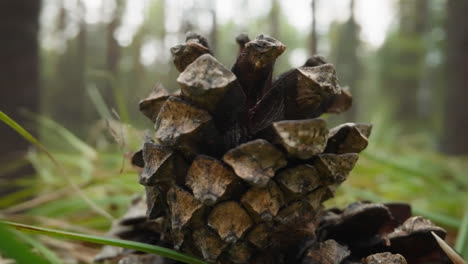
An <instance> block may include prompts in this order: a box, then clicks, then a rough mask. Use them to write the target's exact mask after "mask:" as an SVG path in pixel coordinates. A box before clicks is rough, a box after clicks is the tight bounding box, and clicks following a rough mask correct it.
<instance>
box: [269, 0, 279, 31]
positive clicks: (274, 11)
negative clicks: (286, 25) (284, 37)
mask: <svg viewBox="0 0 468 264" xmlns="http://www.w3.org/2000/svg"><path fill="white" fill-rule="evenodd" d="M269 20H270V34H271V36H272V37H274V38H276V39H280V38H281V37H280V35H279V34H280V24H279V20H280V4H279V1H278V0H271V10H270V14H269Z"/></svg>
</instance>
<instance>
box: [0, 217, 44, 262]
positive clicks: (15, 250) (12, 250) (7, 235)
mask: <svg viewBox="0 0 468 264" xmlns="http://www.w3.org/2000/svg"><path fill="white" fill-rule="evenodd" d="M0 237H1V239H2V243H0V252H1V253H2V254H3V255H5V256H6V257H8V258H12V259H14V260H15V261H16V263H18V264H31V263H35V264H47V261H46V260H45V259H43V258H42V257H40V256H38V255H36V254H34V253H32V252H31V249H30V248H29V247H28V246H26V245H25V244H24V243H22V242H20V241H19V240H18V239H17V237H16V236H15V234H14V233H13V232H12V231H11V230H9V229H8V228H7V227H6V226H5V225H4V224H2V223H1V222H0ZM5 242H6V243H5Z"/></svg>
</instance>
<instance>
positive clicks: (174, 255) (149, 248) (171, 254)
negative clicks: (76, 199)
mask: <svg viewBox="0 0 468 264" xmlns="http://www.w3.org/2000/svg"><path fill="white" fill-rule="evenodd" d="M0 225H6V226H10V227H14V228H16V229H17V230H19V231H22V232H26V233H34V234H41V235H46V236H52V237H58V238H64V239H73V240H78V241H83V242H89V243H94V244H100V245H108V246H116V247H123V248H128V249H134V250H138V251H142V252H146V253H150V254H157V255H160V256H163V257H166V258H170V259H173V260H177V261H181V262H183V263H188V264H206V263H205V262H203V261H201V260H199V259H196V258H194V257H191V256H188V255H185V254H182V253H179V252H177V251H175V250H172V249H167V248H163V247H158V246H154V245H150V244H145V243H140V242H133V241H127V240H121V239H113V238H108V237H102V236H93V235H86V234H78V233H73V232H66V231H61V230H55V229H50V228H43V227H37V226H31V225H24V224H19V223H13V222H7V221H0ZM2 238H4V237H2ZM2 244H8V243H2ZM2 247H3V246H2ZM15 257H19V256H18V255H16V256H15ZM20 263H46V262H20Z"/></svg>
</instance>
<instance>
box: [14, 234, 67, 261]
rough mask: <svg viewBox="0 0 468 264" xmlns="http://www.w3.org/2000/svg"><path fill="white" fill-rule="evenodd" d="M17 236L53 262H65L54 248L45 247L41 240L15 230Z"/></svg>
mask: <svg viewBox="0 0 468 264" xmlns="http://www.w3.org/2000/svg"><path fill="white" fill-rule="evenodd" d="M14 233H15V236H16V237H18V238H20V239H21V240H22V241H24V242H26V243H28V244H29V245H31V246H32V247H33V248H35V249H36V250H37V251H38V252H39V253H41V255H42V256H43V257H44V258H45V259H46V260H47V261H48V262H49V263H51V264H62V263H63V262H62V261H61V260H60V258H59V257H58V256H57V255H56V254H55V252H53V251H52V250H50V249H48V248H47V247H45V246H44V245H43V244H42V243H41V242H39V241H37V240H36V239H34V238H32V237H30V236H28V235H26V234H25V233H21V232H18V231H16V232H14Z"/></svg>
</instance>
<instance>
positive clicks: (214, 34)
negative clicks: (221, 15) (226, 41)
mask: <svg viewBox="0 0 468 264" xmlns="http://www.w3.org/2000/svg"><path fill="white" fill-rule="evenodd" d="M210 13H211V25H212V26H211V32H210V46H211V47H210V48H211V50H212V51H213V53H214V54H216V51H217V46H218V19H217V17H216V1H215V0H211V1H210Z"/></svg>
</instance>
